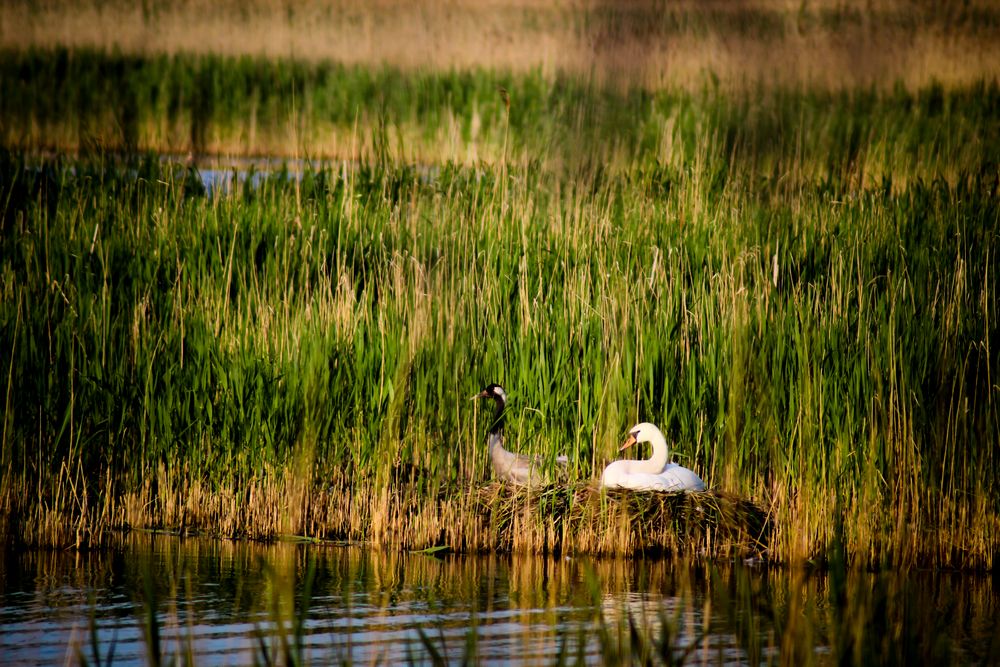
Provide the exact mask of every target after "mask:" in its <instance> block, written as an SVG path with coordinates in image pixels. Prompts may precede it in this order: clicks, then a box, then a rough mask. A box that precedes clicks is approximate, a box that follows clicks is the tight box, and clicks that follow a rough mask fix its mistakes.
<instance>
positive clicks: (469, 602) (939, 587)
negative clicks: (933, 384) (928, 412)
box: [0, 534, 1000, 665]
mask: <svg viewBox="0 0 1000 667" xmlns="http://www.w3.org/2000/svg"><path fill="white" fill-rule="evenodd" d="M838 579H841V580H842V581H843V585H842V586H841V585H840V584H838V583H837V580H838ZM310 584H311V585H310ZM307 587H308V588H309V589H310V590H309V592H308V594H307ZM837 591H841V592H842V593H843V594H842V595H838V593H837ZM152 609H155V610H156V616H155V617H156V621H155V623H154V624H153V625H152V626H150V625H149V623H148V618H149V612H150V610H152ZM997 611H998V609H997V599H996V593H995V589H994V582H993V580H992V579H991V578H990V577H984V576H971V575H959V574H942V573H937V574H932V573H909V574H907V575H902V574H880V575H873V574H867V573H853V574H850V575H849V576H847V577H846V578H843V577H840V578H838V577H831V576H829V575H826V574H821V573H814V574H809V573H806V572H803V571H797V570H786V569H777V568H762V567H747V566H745V565H743V564H726V563H716V564H711V563H685V562H679V561H671V560H632V561H622V560H618V561H608V560H605V561H594V560H590V559H586V558H568V559H567V558H561V559H553V558H536V557H512V556H504V555H487V556H459V555H446V556H444V557H440V558H437V557H433V556H428V555H422V554H409V553H384V552H375V551H371V550H367V549H364V548H361V547H358V546H332V545H306V544H290V543H280V544H273V545H261V544H253V543H245V542H227V541H215V540H207V539H204V540H203V539H180V538H176V537H170V536H148V535H139V534H134V535H131V536H129V537H126V538H123V540H122V543H121V544H120V545H118V546H117V547H116V548H114V549H109V550H106V551H101V552H93V553H79V554H78V553H72V552H49V551H46V552H35V551H27V552H18V551H12V550H8V551H7V552H6V553H5V554H4V559H3V569H2V572H0V664H4V665H51V664H56V663H66V662H68V661H70V662H78V659H79V656H81V655H82V656H83V657H84V658H85V659H86V660H87V661H88V662H89V663H90V664H95V663H96V662H98V660H97V659H95V657H94V656H95V642H94V640H93V638H96V652H97V653H98V654H99V656H100V661H101V662H102V663H103V662H104V661H106V659H107V658H108V657H109V656H110V657H113V662H114V664H122V665H130V664H146V663H147V662H148V661H149V660H150V656H151V654H159V655H160V656H161V657H162V658H165V659H169V658H178V659H179V660H184V659H186V658H188V657H193V658H194V661H195V662H196V664H199V665H232V664H250V663H253V662H255V661H256V662H266V661H268V660H270V661H273V662H279V663H280V662H283V661H285V659H286V658H287V657H288V656H289V655H291V654H292V653H294V652H295V651H297V650H299V649H300V650H301V654H302V656H303V657H304V659H305V662H307V663H310V664H329V663H331V662H334V661H340V660H344V659H346V660H350V661H352V662H354V663H361V664H370V663H373V662H376V661H382V662H383V663H390V664H393V663H399V662H406V661H411V660H412V661H414V662H428V661H430V660H431V658H432V657H433V656H434V654H435V653H440V654H441V656H442V657H444V658H445V659H446V660H447V661H448V662H458V661H460V660H461V659H462V658H463V657H465V656H467V655H470V654H474V655H475V656H477V658H478V659H479V660H481V661H484V662H526V663H533V664H552V663H555V662H557V660H558V659H559V658H560V657H562V658H566V659H567V660H568V661H570V662H575V661H576V660H577V659H578V658H582V659H583V660H584V661H585V662H588V663H593V664H598V663H606V662H616V661H618V660H619V659H621V657H622V655H625V654H627V652H628V651H629V650H631V651H632V653H633V654H635V653H636V652H638V651H640V650H641V644H639V643H635V642H633V643H631V645H630V639H629V632H628V629H627V628H628V619H629V617H631V618H632V619H633V622H634V623H635V624H636V627H637V628H638V629H639V633H640V635H642V636H643V637H646V638H648V639H649V640H650V641H651V642H653V644H651V646H655V643H656V642H663V643H664V644H665V645H666V646H668V647H669V649H668V650H669V651H671V655H672V656H673V657H674V658H677V659H681V658H683V659H685V660H688V661H693V662H696V663H711V664H717V663H731V664H758V663H766V662H770V661H777V660H779V659H780V660H783V661H786V662H789V661H791V662H795V663H797V664H805V663H808V662H818V663H827V662H834V661H835V660H836V659H837V658H838V657H845V658H846V661H847V662H857V661H859V660H861V661H864V662H873V663H878V662H888V663H902V662H908V661H911V660H916V661H925V660H927V659H930V660H933V661H938V660H940V661H957V662H979V661H988V662H995V661H996V660H997V658H998V657H1000V646H998V641H1000V640H998V638H997V629H998V628H997V627H996V621H995V618H996V616H997ZM297 622H300V623H301V629H299V630H297V631H296V630H295V629H294V628H295V624H296V623H297ZM150 627H153V628H154V629H155V630H156V631H157V632H158V633H159V649H157V648H156V646H157V643H156V641H155V640H153V639H151V638H150V634H149V630H148V628H150ZM92 628H93V630H94V634H91V630H92ZM418 629H419V630H418ZM420 631H422V632H423V634H424V636H423V637H422V636H421V634H420ZM297 647H298V648H297Z"/></svg>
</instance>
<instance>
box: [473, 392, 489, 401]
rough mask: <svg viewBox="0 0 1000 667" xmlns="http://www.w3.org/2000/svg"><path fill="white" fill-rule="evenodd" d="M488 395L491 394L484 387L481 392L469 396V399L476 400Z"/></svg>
mask: <svg viewBox="0 0 1000 667" xmlns="http://www.w3.org/2000/svg"><path fill="white" fill-rule="evenodd" d="M487 396H489V394H487V393H486V390H485V389H483V390H482V391H481V392H479V393H478V394H473V395H472V396H469V400H470V401H474V400H476V399H477V398H486V397H487Z"/></svg>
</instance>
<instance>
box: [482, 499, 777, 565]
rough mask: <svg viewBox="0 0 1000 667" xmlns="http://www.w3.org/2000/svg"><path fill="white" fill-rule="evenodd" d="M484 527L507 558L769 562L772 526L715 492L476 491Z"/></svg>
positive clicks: (747, 504)
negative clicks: (519, 554) (640, 556)
mask: <svg viewBox="0 0 1000 667" xmlns="http://www.w3.org/2000/svg"><path fill="white" fill-rule="evenodd" d="M475 503H476V506H477V508H478V514H479V517H480V520H481V521H482V522H483V526H482V527H481V528H482V529H483V530H485V531H486V532H487V533H488V534H489V536H490V540H489V542H490V543H492V545H493V547H494V548H495V549H497V550H501V551H532V552H555V553H560V552H567V553H572V552H585V553H592V554H599V555H628V554H635V553H638V552H643V553H670V554H675V555H681V556H702V557H704V556H707V557H713V558H715V557H731V556H739V557H756V558H762V557H765V556H766V548H765V545H766V544H767V533H768V530H769V522H768V519H767V515H766V514H765V512H764V511H763V510H762V509H761V508H759V507H758V506H757V505H756V504H754V503H753V502H752V501H750V500H746V499H741V498H737V497H735V496H732V495H729V494H726V493H722V492H718V491H709V492H705V493H656V492H652V493H651V492H642V493H639V492H631V491H624V490H613V491H602V490H601V489H600V488H599V486H598V485H597V483H595V482H580V483H575V484H573V483H570V484H559V485H549V486H545V487H540V488H537V489H535V488H533V489H527V488H523V487H516V486H512V485H510V484H506V483H503V482H496V481H494V482H490V483H488V484H485V485H483V486H481V487H479V488H478V490H477V491H476V497H475Z"/></svg>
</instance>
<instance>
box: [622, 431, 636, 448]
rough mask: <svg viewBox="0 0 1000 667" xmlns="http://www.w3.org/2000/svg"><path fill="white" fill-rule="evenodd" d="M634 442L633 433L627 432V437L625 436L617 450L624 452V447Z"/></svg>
mask: <svg viewBox="0 0 1000 667" xmlns="http://www.w3.org/2000/svg"><path fill="white" fill-rule="evenodd" d="M634 444H635V436H634V435H633V434H631V433H629V434H628V437H627V438H625V442H623V443H622V446H621V448H620V449H619V450H618V451H619V452H624V451H625V450H626V449H628V448H629V447H631V446H632V445H634Z"/></svg>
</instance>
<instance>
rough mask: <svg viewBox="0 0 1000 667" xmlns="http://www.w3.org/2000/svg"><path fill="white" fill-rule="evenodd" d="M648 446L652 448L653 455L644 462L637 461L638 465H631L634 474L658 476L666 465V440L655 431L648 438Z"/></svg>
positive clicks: (667, 453) (667, 455) (667, 454)
mask: <svg viewBox="0 0 1000 667" xmlns="http://www.w3.org/2000/svg"><path fill="white" fill-rule="evenodd" d="M649 444H650V445H652V447H653V455H652V456H650V457H649V458H648V459H646V460H644V461H639V462H638V463H639V465H638V466H636V465H633V466H632V470H633V471H634V472H648V473H652V474H654V475H656V474H659V473H660V472H661V471H662V470H663V468H664V467H665V466H666V465H667V460H668V458H669V452H667V440H666V438H664V437H663V434H662V433H660V432H659V431H657V432H656V433H654V434H653V435H652V437H650V439H649Z"/></svg>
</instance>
